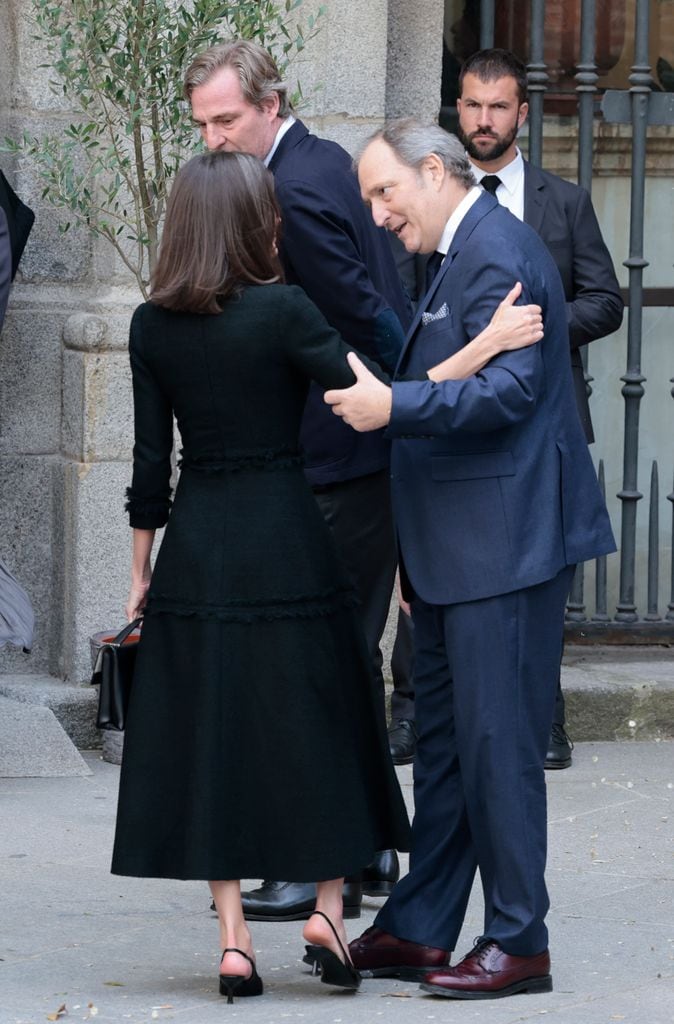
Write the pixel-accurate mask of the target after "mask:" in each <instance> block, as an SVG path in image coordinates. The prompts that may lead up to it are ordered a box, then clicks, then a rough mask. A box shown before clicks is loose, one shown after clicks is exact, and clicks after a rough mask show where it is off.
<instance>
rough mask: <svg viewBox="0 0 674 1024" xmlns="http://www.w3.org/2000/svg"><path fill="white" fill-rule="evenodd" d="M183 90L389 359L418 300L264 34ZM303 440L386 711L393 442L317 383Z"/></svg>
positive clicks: (292, 910)
mask: <svg viewBox="0 0 674 1024" xmlns="http://www.w3.org/2000/svg"><path fill="white" fill-rule="evenodd" d="M185 94H186V97H187V98H188V99H189V101H190V103H191V106H192V115H193V118H194V120H195V122H196V124H197V125H198V126H199V129H200V131H201V134H202V137H203V139H204V142H205V143H206V146H207V147H208V148H209V149H228V150H238V151H241V152H246V153H252V154H253V155H254V156H257V157H259V158H260V159H261V160H263V161H264V162H265V163H266V164H267V166H268V167H269V169H270V170H271V171H272V173H273V175H274V183H275V189H276V195H277V198H278V201H279V205H280V207H281V212H282V217H283V222H282V225H281V233H280V243H279V254H280V256H281V261H282V263H283V269H284V271H285V276H286V280H287V282H288V283H289V284H298V285H300V286H301V287H302V288H303V289H304V290H305V292H306V293H307V295H308V296H309V297H310V298H311V299H312V300H313V301H314V302H315V303H316V305H317V306H318V308H319V309H320V310H321V312H322V313H323V315H324V316H325V318H326V319H327V320H328V322H329V323H330V324H331V325H332V326H333V327H335V328H336V329H337V330H338V331H339V332H340V333H341V335H342V337H343V338H344V339H345V340H346V341H347V342H348V343H350V344H353V345H354V347H357V348H358V349H359V350H362V351H363V352H365V353H366V354H367V355H368V356H371V357H372V358H373V359H374V360H375V361H376V362H378V363H379V364H380V365H381V366H382V367H383V368H385V369H386V368H388V369H390V370H392V369H393V368H394V366H395V364H396V362H397V359H398V355H399V353H400V349H401V346H402V341H403V338H404V330H403V327H405V328H406V327H407V325H408V323H409V320H410V318H411V309H410V306H409V303H408V300H407V298H406V296H405V293H404V291H403V288H402V285H401V283H400V279H399V276H398V272H397V269H396V266H395V262H394V260H393V256H392V253H391V249H390V245H389V241H388V238H387V237H386V235H385V233H384V232H383V231H381V230H380V229H378V228H376V227H375V225H374V224H373V223H372V219H371V217H370V216H369V214H368V211H367V210H366V208H365V207H364V206H363V203H362V201H361V198H360V193H359V190H358V183H357V181H356V177H355V175H354V173H353V169H352V166H351V157H350V156H349V155H348V153H346V152H345V150H343V149H342V148H341V146H338V145H336V144H335V143H333V142H329V141H327V140H325V139H319V138H317V137H316V136H315V135H311V134H310V133H309V132H308V131H307V129H306V127H305V126H304V125H303V124H302V122H301V121H299V120H297V119H295V117H294V116H293V113H292V107H291V104H290V100H289V97H288V90H287V86H286V85H285V83H283V82H282V81H281V80H280V76H279V72H278V69H277V67H276V65H275V63H274V61H273V59H272V58H271V57H270V55H269V53H268V52H267V51H266V50H265V49H263V48H262V47H261V46H258V45H257V44H255V43H251V42H247V41H237V42H234V43H230V44H225V45H222V46H216V47H212V48H211V49H209V50H206V51H204V52H203V53H202V54H200V55H199V56H198V57H197V58H196V59H195V61H194V62H193V63H192V65H191V66H190V67H189V68H188V70H187V73H186V76H185ZM500 298H503V296H501V297H500ZM300 440H301V444H302V447H303V449H304V452H305V456H306V475H307V478H308V480H309V483H310V484H311V486H312V489H313V491H314V494H315V497H316V501H317V502H318V504H319V506H320V508H321V511H322V513H323V515H324V517H325V519H326V521H327V523H328V524H329V526H330V528H331V529H332V532H333V535H334V537H335V540H336V542H337V546H338V549H339V552H340V555H341V557H342V560H343V562H344V564H345V566H346V568H347V570H348V571H349V573H350V575H351V577H352V579H353V582H354V585H355V589H356V592H357V594H358V597H359V599H360V602H361V621H362V624H363V628H364V632H365V637H366V640H367V643H368V648H369V651H370V655H371V658H372V672H373V677H374V679H375V682H376V684H377V685H378V687H379V688H380V691H381V695H382V711H383V700H384V684H383V677H382V671H381V665H382V658H381V652H380V649H379V643H380V640H381V636H382V633H383V631H384V626H385V624H386V619H387V616H388V611H389V604H390V599H391V591H392V589H393V582H394V577H395V569H396V545H395V538H394V533H393V522H392V516H391V502H390V486H389V457H390V444H389V442H388V441H387V440H386V439H385V438H384V437H383V434H382V432H381V431H378V432H375V433H372V434H367V435H362V434H361V435H358V434H356V433H354V431H352V430H351V429H350V428H349V427H347V426H345V425H344V424H343V423H342V422H340V421H339V420H337V419H336V418H335V417H334V416H332V415H331V413H330V410H329V409H328V408H327V407H326V405H325V403H324V402H323V392H322V391H321V389H320V388H319V387H318V386H317V385H313V386H312V389H311V391H310V393H309V397H308V400H307V404H306V408H305V413H304V419H303V423H302V432H301V437H300ZM398 874H399V868H398V861H397V855H396V854H395V852H394V851H383V852H382V854H380V855H379V856H378V857H377V859H376V860H375V862H374V863H373V864H372V865H368V867H367V868H366V869H365V871H364V872H363V878H362V885H363V890H364V891H365V892H366V893H368V894H369V895H377V896H382V895H387V894H388V893H389V892H390V891H391V889H392V887H393V884H394V882H395V881H396V879H397V877H398ZM344 902H345V907H344V910H345V914H344V916H345V917H357V916H359V914H360V890H359V887H358V885H357V884H356V883H354V882H352V883H347V886H346V887H345V894H344ZM243 905H244V911H245V913H246V916H247V917H248V918H249V919H250V920H262V921H282V920H299V919H300V918H305V917H308V916H309V915H310V914H311V912H312V911H313V908H314V905H315V887H314V886H313V885H310V884H306V885H303V884H300V883H288V882H280V881H276V880H274V881H264V882H263V884H262V886H261V887H260V888H259V889H257V890H254V891H253V892H251V893H244V895H243Z"/></svg>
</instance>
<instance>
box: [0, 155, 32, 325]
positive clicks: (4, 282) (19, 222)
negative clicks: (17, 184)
mask: <svg viewBox="0 0 674 1024" xmlns="http://www.w3.org/2000/svg"><path fill="white" fill-rule="evenodd" d="M34 220H35V215H34V213H33V211H32V210H29V209H28V207H27V206H26V205H25V203H22V202H21V200H20V199H19V197H18V196H17V195H16V193H15V192H14V190H13V189H12V187H11V185H10V184H9V182H8V181H7V179H6V177H5V176H4V174H3V173H2V171H0V329H2V324H3V321H4V319H5V310H6V308H7V300H8V298H9V288H10V285H11V283H12V281H13V280H14V275H15V274H16V270H17V267H18V266H19V260H20V259H21V253H22V252H23V249H24V246H25V244H26V241H27V240H28V235H29V234H30V229H31V228H32V226H33V221H34Z"/></svg>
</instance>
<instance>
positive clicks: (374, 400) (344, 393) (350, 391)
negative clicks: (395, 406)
mask: <svg viewBox="0 0 674 1024" xmlns="http://www.w3.org/2000/svg"><path fill="white" fill-rule="evenodd" d="M346 358H347V359H348V362H349V366H350V367H351V369H352V370H353V372H354V374H355V375H356V383H355V384H353V385H352V386H351V387H350V388H342V389H341V390H333V391H326V392H325V396H324V398H325V401H326V402H327V403H328V405H330V406H332V411H333V412H334V414H335V416H341V417H342V419H343V420H344V422H345V423H348V424H349V426H350V427H353V429H354V430H357V431H359V432H360V433H363V432H364V431H367V430H378V429H379V428H380V427H385V426H386V425H387V424H388V422H389V420H390V418H391V403H392V394H391V389H390V387H388V385H387V384H383V383H382V382H381V381H380V380H377V378H376V377H375V376H374V374H372V373H370V371H369V370H368V368H367V367H366V366H365V365H364V364H363V363H362V362H361V361H360V359H359V358H358V356H357V355H356V353H355V352H349V354H348V355H347V357H346Z"/></svg>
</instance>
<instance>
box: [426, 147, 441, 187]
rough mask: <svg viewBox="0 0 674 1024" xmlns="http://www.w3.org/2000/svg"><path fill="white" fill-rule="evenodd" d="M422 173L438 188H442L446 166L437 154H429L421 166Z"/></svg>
mask: <svg viewBox="0 0 674 1024" xmlns="http://www.w3.org/2000/svg"><path fill="white" fill-rule="evenodd" d="M421 169H422V171H423V172H424V173H425V174H426V175H428V177H429V178H430V180H431V182H432V183H433V185H434V186H435V187H436V188H440V186H441V185H442V183H443V181H444V179H445V173H446V172H445V165H444V164H443V162H442V160H441V159H440V157H439V156H438V155H437V153H429V154H428V156H427V157H426V158H425V159H424V162H423V163H422V165H421Z"/></svg>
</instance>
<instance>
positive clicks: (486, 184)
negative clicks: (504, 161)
mask: <svg viewBox="0 0 674 1024" xmlns="http://www.w3.org/2000/svg"><path fill="white" fill-rule="evenodd" d="M480 184H481V185H482V188H483V189H485V190H486V191H487V192H491V194H492V195H493V196H495V195H496V189H497V188H498V187H499V185H500V184H501V179H500V178H499V176H498V174H485V176H484V178H482V179H481V180H480Z"/></svg>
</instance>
